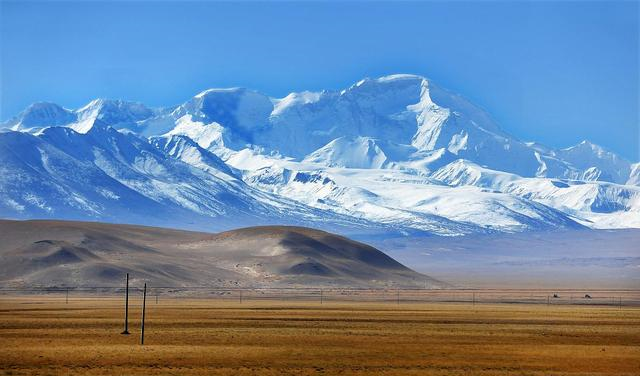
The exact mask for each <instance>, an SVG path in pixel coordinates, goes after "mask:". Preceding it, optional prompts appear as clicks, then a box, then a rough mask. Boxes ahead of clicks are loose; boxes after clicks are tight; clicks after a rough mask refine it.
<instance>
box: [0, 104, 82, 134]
mask: <svg viewBox="0 0 640 376" xmlns="http://www.w3.org/2000/svg"><path fill="white" fill-rule="evenodd" d="M75 119H76V115H75V114H74V113H73V111H71V110H67V109H66V108H63V107H61V106H59V105H57V104H55V103H50V102H37V103H33V104H32V105H30V106H29V107H27V108H26V109H25V110H24V111H22V112H21V113H20V114H18V116H16V117H14V118H13V119H11V120H9V121H8V122H7V123H5V124H4V127H6V128H10V129H12V130H15V131H18V130H28V129H32V128H42V127H52V126H58V125H64V124H68V123H71V122H73V121H75Z"/></svg>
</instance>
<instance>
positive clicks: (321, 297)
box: [320, 289, 323, 304]
mask: <svg viewBox="0 0 640 376" xmlns="http://www.w3.org/2000/svg"><path fill="white" fill-rule="evenodd" d="M322 300H323V296H322V289H320V304H322Z"/></svg>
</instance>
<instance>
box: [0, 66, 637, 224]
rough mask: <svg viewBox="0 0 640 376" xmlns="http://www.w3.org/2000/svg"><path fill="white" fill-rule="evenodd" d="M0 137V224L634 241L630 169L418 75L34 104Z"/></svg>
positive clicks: (596, 149)
mask: <svg viewBox="0 0 640 376" xmlns="http://www.w3.org/2000/svg"><path fill="white" fill-rule="evenodd" d="M2 127H4V128H5V131H3V132H0V217H3V218H14V219H29V218H57V219H76V220H102V221H109V222H120V223H138V224H151V225H161V226H169V227H177V228H187V229H207V230H210V231H217V230H225V229H229V228H234V227H242V226H249V225H258V224H304V225H306V226H311V227H319V228H324V229H328V230H332V231H339V232H341V233H346V234H370V236H374V234H391V233H395V234H399V235H409V234H437V235H463V234H482V233H493V232H519V231H527V230H541V229H558V228H565V229H575V228H585V227H587V228H605V229H614V228H639V227H640V164H639V163H632V162H630V161H627V160H625V159H624V158H621V157H620V156H618V155H616V154H615V153H613V152H610V151H607V150H605V149H603V148H601V147H599V146H597V145H594V144H592V143H589V142H588V141H584V142H582V143H580V144H578V145H576V146H573V147H569V148H566V149H559V150H557V149H552V148H548V147H545V146H544V145H540V144H537V143H531V142H522V141H519V140H518V139H517V138H515V137H513V136H511V135H509V134H508V133H506V132H504V131H503V130H502V129H501V128H500V127H499V126H498V125H497V124H496V123H495V122H494V121H493V120H492V119H491V117H490V115H489V114H487V113H486V112H485V111H483V110H482V109H480V108H478V107H476V106H474V105H473V104H471V103H469V102H468V101H467V100H465V99H464V98H463V97H461V96H459V95H457V94H454V93H452V92H449V91H447V90H445V89H442V88H439V87H438V86H437V85H436V84H434V83H432V82H431V81H429V80H427V79H425V78H423V77H419V76H413V75H393V76H387V77H382V78H378V79H364V80H362V81H360V82H358V83H356V84H354V85H352V86H351V87H349V88H347V89H345V90H342V91H322V92H301V93H291V94H289V95H288V96H286V97H285V98H270V97H268V96H266V95H264V94H261V93H258V92H256V91H252V90H249V89H242V88H231V89H210V90H206V91H204V92H201V93H199V94H197V95H196V96H194V97H193V98H191V99H189V100H188V101H186V102H185V103H183V104H181V105H178V106H173V107H167V108H147V107H146V106H144V105H143V104H140V103H132V102H125V101H121V100H105V99H98V100H94V101H92V102H91V103H89V104H88V105H86V106H85V107H82V108H80V109H77V110H69V109H65V108H63V107H61V106H58V105H56V104H53V103H36V104H33V105H31V106H30V107H28V108H27V109H25V110H24V111H23V112H22V113H20V114H19V115H17V116H16V117H15V118H13V119H12V120H10V121H8V122H7V123H5V124H4V125H3V126H2Z"/></svg>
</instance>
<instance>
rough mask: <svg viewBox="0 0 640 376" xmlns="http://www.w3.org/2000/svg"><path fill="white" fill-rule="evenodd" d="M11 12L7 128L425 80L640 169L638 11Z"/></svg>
mask: <svg viewBox="0 0 640 376" xmlns="http://www.w3.org/2000/svg"><path fill="white" fill-rule="evenodd" d="M0 1H2V3H1V4H2V5H1V12H2V13H1V19H0V21H1V22H0V32H1V39H0V49H1V51H0V53H1V58H2V60H1V64H2V65H1V67H0V79H1V82H0V89H1V95H2V97H1V99H0V105H1V108H0V111H1V112H0V118H1V119H3V120H6V119H7V118H9V117H11V116H12V115H15V114H16V113H17V112H19V111H20V110H22V109H23V108H24V107H25V106H27V105H28V104H29V103H31V102H34V101H42V100H46V101H54V102H57V103H59V104H61V105H64V106H66V107H71V108H75V107H78V106H81V105H83V104H85V103H86V102H88V101H89V100H91V99H92V98H95V97H109V98H123V99H129V100H135V101H141V102H144V103H146V104H148V105H152V106H162V105H170V104H176V103H180V102H183V101H184V100H186V99H187V98H189V97H191V96H192V95H194V94H195V93H197V92H198V91H200V90H202V89H205V88H208V87H226V86H246V87H250V88H254V89H257V90H260V91H263V92H265V93H267V94H270V95H273V96H283V95H285V94H287V93H288V92H289V91H294V90H305V89H308V90H316V89H322V88H329V89H340V88H344V87H346V86H348V85H350V84H352V83H353V82H355V81H357V80H359V79H361V78H363V77H365V76H369V77H374V76H381V75H385V74H390V73H400V72H402V73H416V74H421V75H425V76H427V77H430V78H431V79H433V80H434V81H436V82H437V83H439V84H440V85H441V86H443V87H447V88H449V89H451V90H453V91H455V92H458V93H460V94H462V95H464V96H466V97H467V98H469V99H471V100H472V101H473V102H475V103H477V104H479V105H480V106H482V107H484V108H485V109H487V110H488V111H489V112H490V113H491V114H492V115H493V116H494V118H495V119H496V120H497V121H498V122H499V123H500V125H501V126H502V127H503V128H504V129H505V130H507V131H509V132H511V133H512V134H514V135H515V136H517V137H519V138H521V139H523V140H536V141H540V142H543V143H545V144H548V145H550V146H555V147H564V146H569V145H571V144H574V143H577V142H578V141H580V140H582V139H589V140H591V141H593V142H596V143H599V144H601V145H603V146H605V147H607V148H610V149H612V150H614V151H616V152H619V153H621V154H622V155H623V156H625V157H627V158H629V159H632V160H640V151H639V146H638V144H639V143H640V135H639V130H638V128H639V109H638V106H639V104H638V100H639V98H638V86H639V77H638V71H639V66H638V55H639V47H638V33H639V24H638V22H639V21H638V18H639V14H638V13H639V7H638V2H636V1H628V2H611V1H608V2H592V1H589V2H584V1H582V2H580V1H574V2H567V1H562V2H550V1H545V2H535V3H534V2H496V1H489V2H475V3H467V2H453V3H451V2H449V3H446V2H404V3H398V2H395V3H384V2H349V3H345V2H335V1H333V2H322V3H316V2H303V3H285V2H279V3H265V2H263V3H248V2H242V3H221V2H206V1H201V2H178V1H165V2H150V1H137V2H123V1H114V2H83V3H81V2H58V1H55V2H28V1H18V2H13V1H5V0H0Z"/></svg>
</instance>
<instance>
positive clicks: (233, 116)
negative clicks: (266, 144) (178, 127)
mask: <svg viewBox="0 0 640 376" xmlns="http://www.w3.org/2000/svg"><path fill="white" fill-rule="evenodd" d="M272 111H273V102H272V100H271V99H270V98H269V97H267V96H266V95H263V94H260V93H258V92H257V91H253V90H249V89H244V88H231V89H208V90H205V91H203V92H201V93H199V94H197V95H196V96H195V97H193V98H192V99H191V100H189V101H188V102H186V103H185V104H183V105H181V106H179V107H178V108H177V109H176V110H175V111H174V112H173V115H174V116H175V117H177V118H179V117H182V116H184V115H186V114H189V115H192V116H193V117H194V118H195V119H196V120H199V121H204V122H205V123H212V122H215V123H219V124H224V125H225V126H226V127H229V128H230V129H232V130H236V131H239V133H240V134H239V136H247V134H245V133H246V132H249V131H251V130H253V129H255V128H260V127H261V126H264V125H266V124H267V121H268V118H269V116H270V115H271V112H272ZM243 132H245V133H243Z"/></svg>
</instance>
